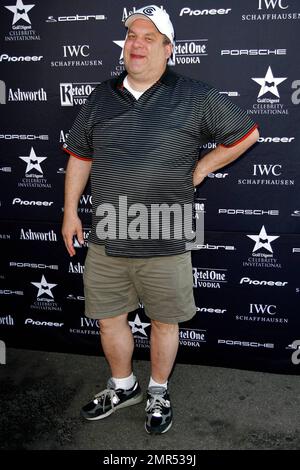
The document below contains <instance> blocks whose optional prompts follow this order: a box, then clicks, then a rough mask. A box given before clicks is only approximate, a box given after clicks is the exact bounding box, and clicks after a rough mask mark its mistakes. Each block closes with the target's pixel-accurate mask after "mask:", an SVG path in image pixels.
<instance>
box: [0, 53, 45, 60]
mask: <svg viewBox="0 0 300 470" xmlns="http://www.w3.org/2000/svg"><path fill="white" fill-rule="evenodd" d="M43 57H44V56H42V55H38V56H37V55H33V56H29V55H26V56H24V55H19V56H10V55H8V54H1V55H0V62H40V61H41V60H42V59H43Z"/></svg>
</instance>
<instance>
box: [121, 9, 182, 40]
mask: <svg viewBox="0 0 300 470" xmlns="http://www.w3.org/2000/svg"><path fill="white" fill-rule="evenodd" d="M145 17H146V18H148V19H149V20H151V21H152V23H153V24H154V25H155V26H156V28H157V29H158V31H159V32H160V33H161V34H165V35H166V36H167V37H168V38H169V39H170V41H171V43H172V44H174V37H175V33H174V28H173V25H172V23H171V20H170V17H169V15H168V13H167V12H166V10H164V9H163V8H160V7H158V6H157V5H148V6H147V7H142V8H139V9H138V10H136V11H135V12H134V13H132V14H131V15H129V16H128V18H127V19H126V21H125V26H126V28H129V27H130V25H131V24H132V23H133V21H135V20H136V19H138V18H145Z"/></svg>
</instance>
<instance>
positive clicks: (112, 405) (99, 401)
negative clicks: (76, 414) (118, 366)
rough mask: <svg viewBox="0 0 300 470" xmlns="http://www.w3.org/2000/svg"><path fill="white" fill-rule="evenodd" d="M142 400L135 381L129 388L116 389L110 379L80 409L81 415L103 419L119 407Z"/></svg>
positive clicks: (139, 389)
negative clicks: (101, 389)
mask: <svg viewBox="0 0 300 470" xmlns="http://www.w3.org/2000/svg"><path fill="white" fill-rule="evenodd" d="M142 400H143V394H142V391H141V388H140V386H139V384H138V382H137V381H136V382H135V384H134V386H133V387H132V388H130V389H129V390H123V389H121V388H118V389H116V388H115V383H114V381H113V380H112V379H109V380H108V382H107V388H106V389H105V390H103V391H102V392H100V393H97V395H95V397H94V399H93V400H92V401H90V402H89V403H87V404H86V405H85V406H84V407H83V408H82V409H81V416H83V417H84V418H85V419H88V420H95V419H103V418H106V417H107V416H109V415H111V414H112V413H113V412H114V411H116V410H118V409H119V408H125V407H126V406H131V405H135V404H137V403H140V402H141V401H142Z"/></svg>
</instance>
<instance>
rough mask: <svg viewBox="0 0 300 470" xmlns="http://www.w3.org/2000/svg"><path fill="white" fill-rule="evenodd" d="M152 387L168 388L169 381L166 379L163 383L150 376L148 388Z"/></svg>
mask: <svg viewBox="0 0 300 470" xmlns="http://www.w3.org/2000/svg"><path fill="white" fill-rule="evenodd" d="M150 387H164V388H168V381H166V382H165V383H163V384H159V383H158V382H155V380H153V379H152V377H150V380H149V385H148V388H150Z"/></svg>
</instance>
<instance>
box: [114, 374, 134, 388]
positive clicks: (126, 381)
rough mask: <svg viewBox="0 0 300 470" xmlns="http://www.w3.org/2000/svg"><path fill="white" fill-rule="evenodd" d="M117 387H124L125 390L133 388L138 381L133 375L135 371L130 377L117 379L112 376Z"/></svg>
mask: <svg viewBox="0 0 300 470" xmlns="http://www.w3.org/2000/svg"><path fill="white" fill-rule="evenodd" d="M112 379H113V381H114V383H115V386H116V389H118V388H122V389H123V390H129V389H130V388H132V387H133V386H134V384H135V382H136V377H135V376H134V375H133V372H131V374H130V375H129V376H128V377H124V378H122V379H116V378H115V377H112Z"/></svg>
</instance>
